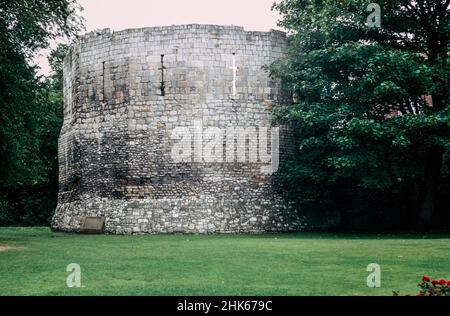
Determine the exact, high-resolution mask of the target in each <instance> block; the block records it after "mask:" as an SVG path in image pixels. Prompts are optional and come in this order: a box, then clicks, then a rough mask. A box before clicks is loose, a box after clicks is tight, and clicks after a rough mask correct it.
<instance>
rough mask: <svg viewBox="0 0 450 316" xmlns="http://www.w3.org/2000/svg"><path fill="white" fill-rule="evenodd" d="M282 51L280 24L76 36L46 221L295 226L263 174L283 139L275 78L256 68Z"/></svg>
mask: <svg viewBox="0 0 450 316" xmlns="http://www.w3.org/2000/svg"><path fill="white" fill-rule="evenodd" d="M286 49H287V40H286V36H285V34H284V33H282V32H279V31H271V32H247V31H245V30H244V29H243V28H241V27H231V26H213V25H182V26H168V27H151V28H143V29H133V30H125V31H120V32H112V31H110V30H109V29H105V30H102V31H96V32H91V33H89V34H87V35H85V36H83V37H81V38H79V39H78V40H77V41H76V43H74V44H73V45H72V47H71V49H70V52H69V53H68V55H67V56H66V58H65V60H64V99H65V104H64V124H63V127H62V130H61V135H60V139H59V167H60V179H59V183H60V187H59V196H58V206H57V209H56V212H55V215H54V218H53V221H52V227H53V229H55V230H62V231H75V232H76V231H79V229H80V225H81V223H82V222H83V219H84V218H85V217H95V216H103V217H105V219H106V232H107V233H114V234H139V233H200V234H203V233H260V232H266V231H275V232H281V231H292V230H300V229H301V228H302V225H303V224H302V219H300V218H298V217H297V216H296V215H295V212H293V211H292V210H291V208H290V207H289V206H288V205H286V204H285V203H284V202H283V200H282V199H281V198H280V196H278V195H277V194H276V193H275V192H274V188H273V174H271V173H270V172H267V170H269V169H270V167H271V166H272V167H273V166H274V163H275V162H274V159H275V158H274V157H275V156H274V153H275V150H276V147H275V145H278V143H279V151H280V155H279V159H283V157H285V156H286V155H287V154H289V152H290V144H291V142H289V130H288V129H287V128H280V129H279V132H278V130H277V129H275V128H273V127H271V114H270V113H271V112H270V109H271V108H272V107H273V106H276V105H277V103H279V102H280V100H281V92H280V82H278V81H276V80H273V79H271V78H270V77H269V76H268V74H267V73H266V71H265V70H264V69H263V68H262V67H263V66H264V65H267V64H269V63H270V62H272V61H274V60H275V59H277V58H279V57H281V56H282V55H283V54H284V53H285V52H286ZM162 55H164V56H162ZM163 77H164V79H163ZM162 81H163V82H162ZM277 135H279V137H278V140H277V138H276V136H277ZM277 148H278V147H277ZM268 167H269V168H268ZM274 171H276V170H274Z"/></svg>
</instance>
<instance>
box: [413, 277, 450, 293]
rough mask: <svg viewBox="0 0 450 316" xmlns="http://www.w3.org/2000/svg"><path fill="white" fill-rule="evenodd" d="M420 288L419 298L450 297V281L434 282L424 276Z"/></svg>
mask: <svg viewBox="0 0 450 316" xmlns="http://www.w3.org/2000/svg"><path fill="white" fill-rule="evenodd" d="M418 286H419V288H420V291H419V293H418V294H417V296H450V280H445V279H440V280H434V279H431V278H430V277H429V276H427V275H424V276H423V277H422V282H420V283H419V284H418Z"/></svg>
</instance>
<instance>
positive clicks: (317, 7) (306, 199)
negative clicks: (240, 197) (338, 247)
mask: <svg viewBox="0 0 450 316" xmlns="http://www.w3.org/2000/svg"><path fill="white" fill-rule="evenodd" d="M371 2H372V1H363V0H352V1H350V0H341V1H332V0H283V1H281V2H280V3H278V4H275V5H274V8H275V9H277V10H278V11H279V12H280V13H281V15H282V20H281V22H280V25H281V26H283V27H285V28H286V29H287V30H288V31H289V35H290V36H289V37H290V41H291V44H292V45H291V50H290V52H289V54H288V56H286V58H283V59H280V60H279V61H277V62H275V63H274V64H272V65H271V66H270V71H271V73H272V75H274V76H277V77H279V78H281V79H283V82H284V88H285V90H286V91H288V92H289V93H291V94H292V95H293V96H294V97H295V98H294V99H296V101H295V102H293V104H287V105H285V106H282V107H280V108H279V109H278V110H277V119H278V120H279V121H280V122H284V123H289V124H291V125H292V126H293V128H294V129H295V131H296V135H297V143H298V153H297V156H296V158H295V159H294V160H292V161H290V162H288V163H287V164H286V165H285V167H284V169H283V170H282V172H281V173H280V177H279V178H280V184H281V186H283V187H284V188H285V190H287V191H288V193H289V194H290V196H293V197H296V199H297V200H298V202H299V203H300V206H301V207H303V208H306V209H307V208H308V207H309V206H311V208H314V207H315V208H320V207H322V208H323V209H325V210H326V209H330V208H335V209H338V210H339V212H340V214H339V216H340V224H341V226H344V225H345V224H346V223H349V222H351V219H352V217H353V216H352V215H354V213H355V212H356V211H355V210H356V209H358V208H359V209H360V210H361V212H366V213H367V212H372V214H366V215H367V216H368V217H370V218H371V220H372V221H374V220H377V221H378V220H379V217H380V216H381V215H382V216H385V215H386V212H384V213H383V209H386V208H388V209H389V211H390V213H393V212H397V213H398V214H397V215H398V219H407V220H410V221H411V223H410V224H412V223H417V224H420V225H421V226H422V227H429V226H430V225H431V224H432V221H433V219H434V220H435V221H436V220H437V217H436V216H435V215H436V210H437V208H438V205H440V204H442V203H441V202H442V200H443V199H445V197H444V196H443V195H442V194H441V193H442V191H443V189H444V187H443V178H445V179H448V175H446V177H444V175H443V165H444V164H443V157H444V153H446V152H447V153H448V150H449V148H450V141H449V123H448V122H449V118H450V109H449V101H450V99H449V93H448V92H449V91H448V87H449V76H448V74H449V70H450V69H449V54H448V52H449V41H448V39H449V35H450V24H449V9H448V6H449V4H450V0H426V1H408V0H383V1H381V0H380V1H377V2H378V4H379V5H380V7H381V9H382V10H381V27H376V26H368V25H366V20H367V17H368V15H369V14H370V12H368V11H367V10H366V9H367V8H368V5H369V3H371ZM383 202H384V203H383ZM311 204H312V205H311ZM388 215H389V216H390V217H392V216H393V215H392V214H388Z"/></svg>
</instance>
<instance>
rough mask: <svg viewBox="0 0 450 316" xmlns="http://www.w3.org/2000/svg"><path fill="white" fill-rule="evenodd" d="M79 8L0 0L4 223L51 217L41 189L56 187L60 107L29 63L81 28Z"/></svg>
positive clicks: (70, 2)
mask: <svg viewBox="0 0 450 316" xmlns="http://www.w3.org/2000/svg"><path fill="white" fill-rule="evenodd" d="M79 10H80V7H79V6H78V5H77V4H76V2H75V1H74V0H56V1H44V0H21V1H5V0H0V161H1V167H0V179H1V182H0V224H1V223H9V224H12V223H15V224H18V223H26V224H33V223H34V222H38V223H40V224H42V223H45V221H46V217H48V211H46V212H44V213H42V212H41V210H42V209H43V208H44V207H46V206H48V204H45V203H41V204H40V201H42V199H47V200H49V198H48V196H47V195H46V194H42V192H39V191H42V190H44V191H46V192H47V191H48V192H50V191H51V192H53V191H54V190H53V191H52V190H51V188H50V187H49V188H47V187H46V186H47V185H50V184H52V185H54V183H53V182H54V181H53V180H52V179H53V178H54V174H52V173H51V172H50V170H51V169H52V168H53V167H51V166H52V165H53V164H54V161H55V159H56V158H55V157H56V151H55V148H52V149H51V153H50V152H47V150H48V149H49V148H50V147H48V146H47V145H48V142H49V139H51V141H50V143H52V142H54V140H55V139H57V132H55V131H56V129H59V127H57V128H55V124H58V123H57V122H58V121H57V115H59V116H61V115H60V114H57V112H58V111H59V112H61V111H62V109H61V107H62V105H61V103H60V101H61V98H59V99H58V97H57V94H55V93H49V86H48V84H47V83H46V82H42V81H40V80H39V78H38V77H37V75H36V67H34V66H31V62H30V61H31V58H32V57H33V56H34V54H35V53H36V52H37V50H39V49H41V48H46V47H48V45H49V41H50V40H52V39H58V38H60V37H62V36H65V37H71V36H74V35H75V34H76V33H77V32H79V31H80V30H81V29H82V20H81V19H80V17H79V16H78V12H79ZM55 111H56V112H55ZM55 115H56V116H55ZM50 178H52V179H50ZM52 181H53V182H52ZM30 194H31V195H30ZM52 198H53V199H55V198H56V197H55V196H53V197H52ZM44 204H45V205H44Z"/></svg>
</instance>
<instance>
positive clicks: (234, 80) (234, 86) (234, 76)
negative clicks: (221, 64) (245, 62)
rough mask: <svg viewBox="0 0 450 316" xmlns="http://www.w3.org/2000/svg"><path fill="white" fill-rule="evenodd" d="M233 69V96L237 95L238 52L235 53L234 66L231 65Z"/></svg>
mask: <svg viewBox="0 0 450 316" xmlns="http://www.w3.org/2000/svg"><path fill="white" fill-rule="evenodd" d="M230 69H231V70H233V92H232V95H233V97H235V96H236V76H237V70H238V67H236V53H233V66H232V67H230Z"/></svg>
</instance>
